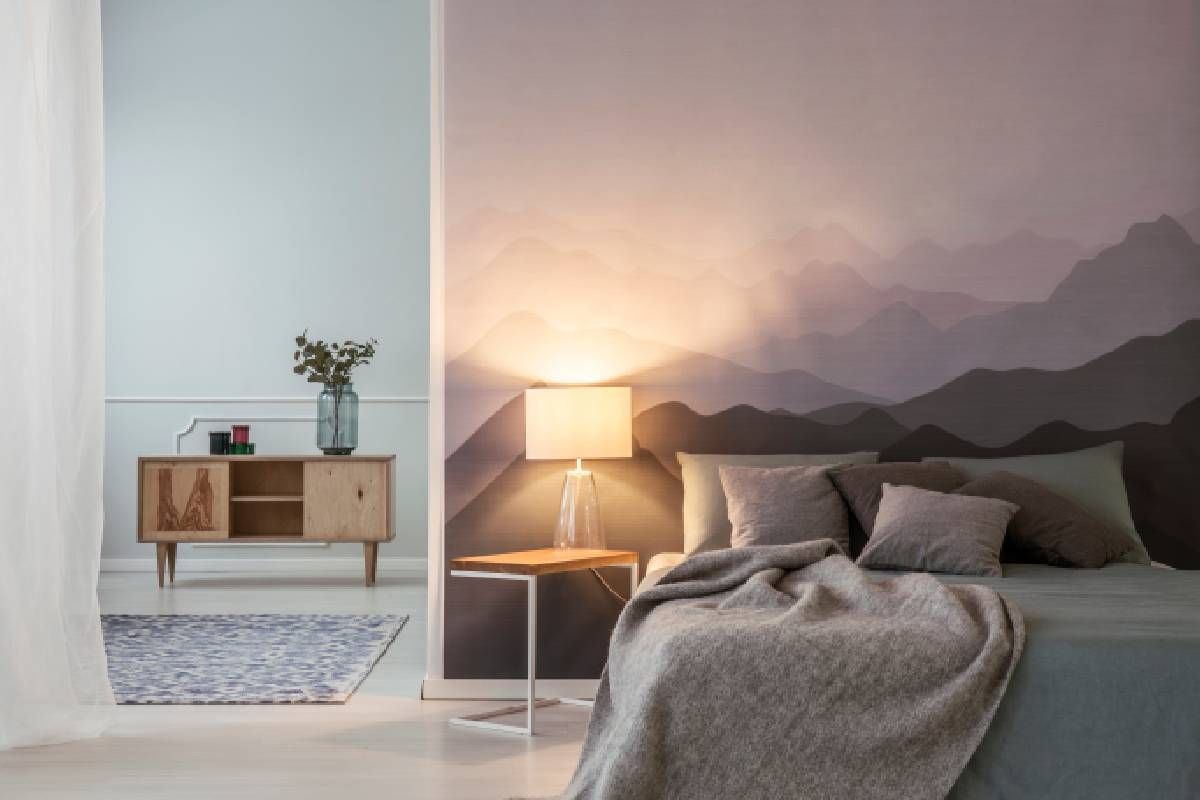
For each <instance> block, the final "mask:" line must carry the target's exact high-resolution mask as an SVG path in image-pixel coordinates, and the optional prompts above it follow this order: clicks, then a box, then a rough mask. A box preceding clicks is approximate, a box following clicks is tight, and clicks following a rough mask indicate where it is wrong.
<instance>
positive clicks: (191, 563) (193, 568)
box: [100, 545, 428, 577]
mask: <svg viewBox="0 0 1200 800" xmlns="http://www.w3.org/2000/svg"><path fill="white" fill-rule="evenodd" d="M248 546H251V547H252V546H253V545H248ZM427 569H428V566H427V564H426V561H425V559H423V558H407V557H403V556H380V557H379V571H380V573H381V574H385V573H389V572H390V573H391V574H393V575H396V574H399V575H403V576H405V577H417V576H420V577H424V576H425V573H426V570H427ZM100 571H101V572H157V571H158V564H157V562H156V561H155V560H154V559H153V558H101V559H100ZM175 571H176V572H177V573H189V572H268V573H271V574H273V575H277V574H291V575H311V574H314V573H324V574H329V573H333V574H337V575H343V574H354V575H361V574H362V571H363V561H362V557H353V556H322V557H319V558H180V559H179V560H178V562H177V563H176V565H175Z"/></svg>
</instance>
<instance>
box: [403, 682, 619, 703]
mask: <svg viewBox="0 0 1200 800" xmlns="http://www.w3.org/2000/svg"><path fill="white" fill-rule="evenodd" d="M599 684H600V680H599V679H598V678H584V679H579V678H544V679H538V682H537V684H536V688H537V695H538V697H595V696H596V687H597V686H599ZM526 691H527V685H526V683H525V679H524V678H514V679H505V678H495V679H482V680H474V679H465V678H426V679H425V680H424V681H422V682H421V698H422V699H424V700H524V699H525V696H526V695H525V692H526Z"/></svg>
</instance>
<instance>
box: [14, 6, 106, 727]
mask: <svg viewBox="0 0 1200 800" xmlns="http://www.w3.org/2000/svg"><path fill="white" fill-rule="evenodd" d="M102 144H103V141H102V130H101V71H100V3H99V0H74V1H73V2H72V1H71V0H0V749H4V748H8V747H18V746H22V745H31V744H48V743H51V742H61V741H65V740H68V739H74V738H81V737H86V736H95V735H97V734H98V733H99V732H100V731H101V730H102V729H103V728H104V726H105V724H107V721H108V718H109V715H110V713H111V706H112V703H113V699H112V691H111V689H110V688H109V685H108V675H107V672H106V666H105V656H104V644H103V640H102V638H101V635H100V618H99V610H98V607H97V601H96V577H97V572H98V569H99V561H100V535H101V524H102V505H101V498H102V490H101V471H102V465H103V446H104V396H103V395H104V295H103V289H104V276H103V271H102V252H101V251H102V240H103V221H104V183H103V179H104V174H103V163H102V157H103V147H102Z"/></svg>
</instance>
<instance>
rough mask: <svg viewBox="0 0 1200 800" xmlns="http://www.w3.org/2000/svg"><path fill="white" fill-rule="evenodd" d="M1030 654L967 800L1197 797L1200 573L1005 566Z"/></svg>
mask: <svg viewBox="0 0 1200 800" xmlns="http://www.w3.org/2000/svg"><path fill="white" fill-rule="evenodd" d="M1004 572H1005V576H1004V577H1003V578H986V579H981V578H975V579H969V578H965V577H949V576H943V578H942V579H943V580H944V581H946V582H947V583H967V582H970V583H977V584H983V585H986V586H992V587H994V588H996V589H998V590H1000V591H1002V592H1003V593H1004V596H1005V597H1007V598H1008V599H1009V600H1011V601H1013V602H1014V603H1015V604H1016V605H1017V606H1019V607H1020V608H1021V612H1022V614H1023V615H1024V617H1025V625H1026V636H1027V639H1026V646H1025V654H1024V656H1023V657H1022V658H1021V663H1020V664H1018V665H1017V669H1016V671H1015V672H1014V674H1013V679H1012V683H1011V684H1010V686H1009V689H1008V693H1007V694H1006V695H1005V697H1004V700H1003V701H1002V702H1001V704H1000V708H999V710H998V711H997V712H996V717H995V719H994V721H993V722H992V727H991V729H990V730H989V731H988V734H987V736H985V737H984V739H983V742H982V743H981V744H980V746H979V749H978V751H976V753H975V756H974V758H972V759H971V761H970V763H969V764H968V765H967V768H966V769H965V770H964V771H963V774H962V775H961V777H960V778H959V781H958V783H957V784H956V785H955V787H954V791H953V792H952V793H951V795H950V796H951V797H953V798H956V800H976V799H977V798H989V800H1005V799H1006V798H1012V799H1013V800H1016V799H1017V798H1020V800H1040V799H1042V798H1045V800H1050V798H1054V799H1055V800H1071V798H1088V799H1089V800H1110V799H1111V800H1118V799H1120V800H1124V799H1125V798H1136V800H1185V798H1186V799H1187V800H1195V798H1200V573H1197V572H1184V571H1178V572H1177V571H1173V570H1163V569H1156V568H1154V567H1146V566H1138V565H1135V564H1114V565H1112V566H1108V567H1105V568H1104V569H1100V570H1072V569H1060V568H1056V567H1045V566H1032V565H1005V567H1004Z"/></svg>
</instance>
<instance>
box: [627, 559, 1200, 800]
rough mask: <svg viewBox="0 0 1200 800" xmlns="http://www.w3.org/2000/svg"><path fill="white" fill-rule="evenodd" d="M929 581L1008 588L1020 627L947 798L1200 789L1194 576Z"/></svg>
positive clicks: (1128, 569) (1110, 573)
mask: <svg viewBox="0 0 1200 800" xmlns="http://www.w3.org/2000/svg"><path fill="white" fill-rule="evenodd" d="M680 558H682V556H680ZM663 561H664V562H667V563H669V562H670V559H663ZM666 572H667V570H665V569H664V570H659V571H657V572H655V573H651V574H650V575H648V576H647V579H646V582H645V583H644V584H643V586H644V587H648V586H652V585H654V583H655V582H657V580H658V579H660V578H661V577H662V575H664V574H666ZM872 574H873V575H875V576H877V577H879V578H883V577H888V576H890V573H881V572H876V573H872ZM937 577H938V578H939V580H942V581H943V582H946V583H974V584H981V585H985V586H991V587H993V588H995V589H997V590H999V591H1001V592H1003V593H1004V595H1005V597H1007V598H1008V599H1009V600H1011V601H1012V602H1013V603H1014V604H1015V605H1017V606H1018V607H1019V608H1020V609H1021V612H1022V616H1023V617H1024V619H1025V626H1026V642H1025V651H1024V654H1023V656H1022V658H1021V661H1020V663H1019V664H1018V665H1017V668H1016V670H1015V672H1014V674H1013V678H1012V681H1011V683H1010V685H1009V688H1008V692H1007V693H1006V695H1005V697H1004V699H1003V700H1002V701H1001V703H1000V707H999V709H998V710H997V712H996V716H995V719H994V720H993V722H992V726H991V728H990V729H989V731H988V733H987V735H986V736H985V737H984V739H983V742H982V743H981V744H980V746H979V749H978V750H977V751H976V753H975V755H974V757H973V758H972V759H971V761H970V762H969V763H968V764H967V767H966V769H965V770H964V771H963V773H962V775H961V776H960V777H959V780H958V782H957V784H956V785H955V786H954V789H953V791H952V792H951V794H950V796H951V797H952V798H956V800H978V799H981V798H989V800H1051V799H1053V800H1071V799H1072V798H1088V799H1089V800H1092V799H1094V800H1125V799H1126V798H1136V799H1137V800H1184V799H1185V798H1187V800H1194V799H1195V798H1200V572H1185V571H1174V570H1164V569H1156V568H1153V567H1146V566H1138V565H1134V564H1114V565H1111V566H1108V567H1105V568H1104V569H1100V570H1073V569H1061V568H1056V567H1047V566H1035V565H1019V564H1006V565H1005V566H1004V577H1002V578H977V577H966V576H962V577H959V576H949V575H941V576H937ZM788 796H793V797H795V796H799V795H795V794H792V795H789V794H788V793H787V792H781V794H780V797H788Z"/></svg>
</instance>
